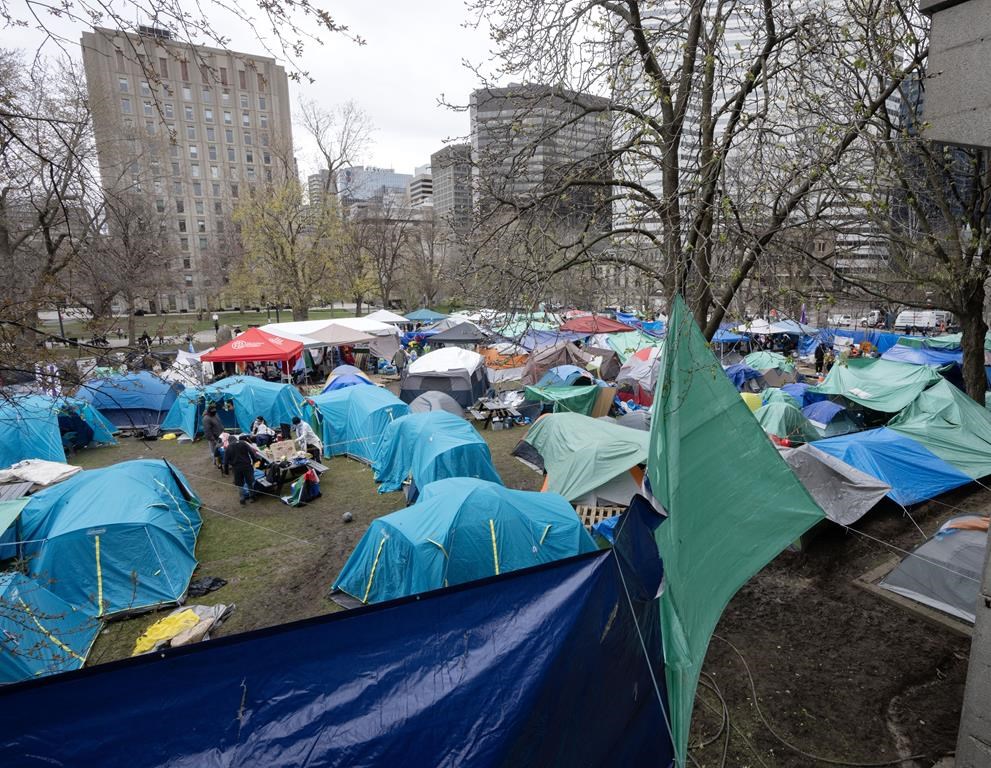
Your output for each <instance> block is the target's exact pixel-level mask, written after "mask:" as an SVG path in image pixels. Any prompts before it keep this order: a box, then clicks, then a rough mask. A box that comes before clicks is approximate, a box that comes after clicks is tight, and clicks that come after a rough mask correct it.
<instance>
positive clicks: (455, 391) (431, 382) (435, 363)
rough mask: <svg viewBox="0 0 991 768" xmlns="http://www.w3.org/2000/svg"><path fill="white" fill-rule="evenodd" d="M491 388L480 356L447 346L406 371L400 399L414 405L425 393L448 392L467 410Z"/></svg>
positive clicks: (418, 361)
mask: <svg viewBox="0 0 991 768" xmlns="http://www.w3.org/2000/svg"><path fill="white" fill-rule="evenodd" d="M488 388H489V380H488V377H487V375H486V370H485V365H484V360H483V358H482V356H481V355H479V354H478V353H476V352H472V351H471V350H468V349H462V348H459V347H444V348H443V349H437V350H434V351H433V352H429V353H427V354H426V355H423V356H422V357H419V358H417V359H416V360H414V361H413V362H412V363H410V364H409V365H408V366H407V368H406V375H405V376H404V377H403V381H402V384H401V385H400V389H399V399H400V400H402V401H403V402H404V403H412V402H413V401H414V400H415V399H416V398H418V397H419V396H420V395H422V394H423V393H424V392H445V393H447V394H448V395H450V396H451V397H452V398H454V399H455V400H456V401H457V402H458V404H459V405H460V406H461V407H463V408H467V407H468V406H470V405H472V404H474V403H475V401H476V400H478V398H480V397H481V396H482V395H484V394H485V392H486V391H487V390H488Z"/></svg>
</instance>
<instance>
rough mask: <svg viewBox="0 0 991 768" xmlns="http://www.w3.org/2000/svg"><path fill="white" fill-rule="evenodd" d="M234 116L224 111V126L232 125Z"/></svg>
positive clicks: (226, 110) (228, 111) (227, 110)
mask: <svg viewBox="0 0 991 768" xmlns="http://www.w3.org/2000/svg"><path fill="white" fill-rule="evenodd" d="M233 123H234V115H232V114H231V111H230V110H229V109H225V110H224V125H233Z"/></svg>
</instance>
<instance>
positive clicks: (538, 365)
mask: <svg viewBox="0 0 991 768" xmlns="http://www.w3.org/2000/svg"><path fill="white" fill-rule="evenodd" d="M592 357H593V356H592V355H589V354H588V353H586V352H583V351H582V350H580V349H578V347H576V346H575V345H574V344H571V343H570V342H561V343H559V344H555V345H554V346H552V347H545V348H544V349H540V350H537V351H535V352H533V353H531V354H530V359H529V360H527V361H526V365H525V366H524V367H523V377H522V382H523V384H524V385H527V384H536V383H537V382H538V381H540V379H541V378H542V377H543V375H544V374H545V373H547V371H548V370H550V369H551V368H554V367H556V366H558V365H576V366H578V367H579V368H587V367H588V364H589V363H590V362H592Z"/></svg>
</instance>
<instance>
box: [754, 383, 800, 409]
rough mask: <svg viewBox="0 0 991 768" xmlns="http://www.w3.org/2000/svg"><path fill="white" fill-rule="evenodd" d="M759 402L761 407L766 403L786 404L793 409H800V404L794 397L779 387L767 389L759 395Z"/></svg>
mask: <svg viewBox="0 0 991 768" xmlns="http://www.w3.org/2000/svg"><path fill="white" fill-rule="evenodd" d="M792 386H797V385H792ZM760 400H761V405H767V404H768V403H787V404H788V405H791V406H794V407H795V408H801V407H802V405H801V403H799V402H798V400H797V399H796V398H795V397H794V396H792V395H790V394H788V393H787V392H785V391H784V390H783V389H781V388H780V387H768V388H767V389H765V390H764V391H763V392H761V393H760Z"/></svg>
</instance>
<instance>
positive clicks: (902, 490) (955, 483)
mask: <svg viewBox="0 0 991 768" xmlns="http://www.w3.org/2000/svg"><path fill="white" fill-rule="evenodd" d="M815 446H816V448H818V449H819V450H821V451H823V452H824V453H828V454H829V455H830V456H835V457H836V458H837V459H840V460H841V461H845V462H846V463H847V464H849V465H851V466H853V467H856V468H857V469H859V470H860V471H861V472H866V473H867V474H868V475H871V476H872V477H875V478H877V479H878V480H880V481H881V482H883V483H887V484H888V485H890V486H891V491H890V492H889V493H888V495H889V496H890V497H891V498H892V499H894V500H895V501H897V502H898V503H899V504H902V505H904V506H908V505H909V504H917V503H918V502H920V501H926V500H927V499H931V498H933V497H934V496H938V495H939V494H941V493H945V492H946V491H949V490H952V489H954V488H959V487H960V486H961V485H966V484H967V483H969V482H971V478H970V477H968V476H967V475H965V474H964V473H963V472H961V471H960V470H959V469H957V468H956V467H954V466H952V465H950V464H947V463H946V462H945V461H943V460H942V459H941V458H939V456H937V455H936V454H934V453H933V452H932V451H930V450H929V449H928V448H926V447H925V446H923V445H921V444H920V443H918V442H916V441H915V440H913V439H911V438H909V437H906V436H905V435H902V434H899V433H898V432H895V431H894V430H891V429H887V428H885V427H881V428H880V429H868V430H865V431H863V432H855V433H853V434H849V435H840V436H839V437H828V438H826V439H824V440H818V441H817V442H816V444H815Z"/></svg>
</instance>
